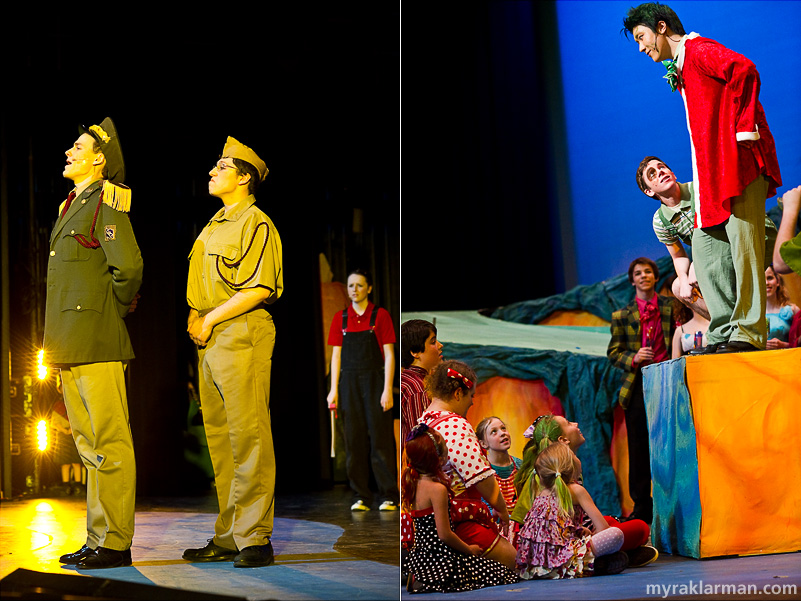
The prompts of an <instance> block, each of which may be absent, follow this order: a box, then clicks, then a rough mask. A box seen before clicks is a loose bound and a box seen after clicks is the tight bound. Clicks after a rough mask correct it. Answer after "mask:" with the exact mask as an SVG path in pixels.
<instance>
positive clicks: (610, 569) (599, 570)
mask: <svg viewBox="0 0 801 601" xmlns="http://www.w3.org/2000/svg"><path fill="white" fill-rule="evenodd" d="M627 567H629V556H628V555H626V552H625V551H615V552H614V553H610V554H609V555H601V556H600V557H596V558H595V574H596V575H598V576H600V575H602V574H620V572H622V571H623V570H625V569H626V568H627Z"/></svg>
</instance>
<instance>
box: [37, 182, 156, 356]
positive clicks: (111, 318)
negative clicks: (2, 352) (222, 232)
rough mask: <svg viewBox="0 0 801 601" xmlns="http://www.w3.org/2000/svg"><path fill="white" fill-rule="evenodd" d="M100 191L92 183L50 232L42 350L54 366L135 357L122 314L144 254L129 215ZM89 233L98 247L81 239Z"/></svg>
mask: <svg viewBox="0 0 801 601" xmlns="http://www.w3.org/2000/svg"><path fill="white" fill-rule="evenodd" d="M102 190H103V180H99V181H96V182H94V183H92V184H90V185H89V187H87V188H86V189H85V190H84V191H83V192H82V193H81V194H80V195H78V196H77V197H76V198H75V199H74V200H73V201H72V203H71V205H70V206H69V208H68V209H67V211H66V213H65V214H64V215H60V216H59V219H58V220H57V221H56V225H55V227H54V228H53V233H52V234H51V235H50V253H49V254H50V256H49V258H48V262H47V303H46V309H45V327H44V349H45V358H46V359H45V360H46V361H47V363H48V364H50V365H53V366H57V365H65V364H80V363H99V362H105V361H125V360H128V359H132V358H133V357H134V352H133V348H132V346H131V341H130V338H129V337H128V330H127V328H126V327H125V323H124V322H123V317H124V316H125V315H126V314H127V313H128V310H129V308H130V305H131V301H132V300H133V298H134V296H135V295H136V293H137V291H138V290H139V286H140V285H141V283H142V268H143V265H142V255H141V253H140V251H139V246H138V245H137V243H136V238H134V233H133V229H132V228H131V222H130V219H129V218H128V214H127V213H124V212H122V211H117V210H115V209H113V208H111V206H109V205H107V204H106V203H104V202H103V201H102V200H101V193H102ZM98 205H99V208H98ZM62 206H64V205H62ZM95 211H97V221H96V223H95V227H94V231H93V235H90V230H91V229H92V223H93V221H94V220H95ZM93 237H94V239H96V240H97V241H98V242H99V243H100V246H98V247H97V248H87V247H86V246H84V245H83V244H81V242H80V240H83V241H85V242H86V241H88V242H91V241H92V240H93Z"/></svg>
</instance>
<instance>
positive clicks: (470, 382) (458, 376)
mask: <svg viewBox="0 0 801 601" xmlns="http://www.w3.org/2000/svg"><path fill="white" fill-rule="evenodd" d="M448 377H449V378H453V379H454V380H458V381H459V382H461V383H462V385H463V386H464V387H465V388H467V390H470V389H472V388H473V380H471V379H470V378H465V377H464V376H463V375H462V374H460V373H459V372H458V371H456V370H455V369H451V368H450V367H449V368H448Z"/></svg>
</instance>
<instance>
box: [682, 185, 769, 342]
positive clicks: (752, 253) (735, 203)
mask: <svg viewBox="0 0 801 601" xmlns="http://www.w3.org/2000/svg"><path fill="white" fill-rule="evenodd" d="M767 192H768V181H767V180H766V179H765V177H764V176H761V175H760V176H759V177H758V178H757V179H755V180H754V181H753V182H751V183H750V184H749V185H748V186H747V187H746V189H745V190H743V193H742V194H741V195H740V196H735V197H734V198H732V201H731V216H730V217H729V219H727V220H726V222H725V223H723V224H721V225H719V226H714V227H708V228H703V229H701V228H696V229H695V230H694V231H693V263H694V264H695V274H696V276H697V278H698V285H699V286H700V288H701V293H702V294H703V295H704V300H705V301H706V305H707V307H708V308H709V316H710V323H709V331H708V332H707V340H708V342H709V343H710V344H712V343H721V342H726V341H728V340H737V341H741V342H748V343H750V344H752V345H754V346H755V347H757V348H761V349H764V348H765V344H766V342H767V328H766V326H765V304H766V293H765V200H766V196H767Z"/></svg>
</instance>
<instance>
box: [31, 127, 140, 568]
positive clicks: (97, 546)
mask: <svg viewBox="0 0 801 601" xmlns="http://www.w3.org/2000/svg"><path fill="white" fill-rule="evenodd" d="M66 155H67V163H66V165H65V167H64V177H65V178H67V179H69V180H72V181H73V183H74V184H75V188H74V189H73V190H72V192H70V194H69V196H68V198H67V200H65V201H64V203H62V205H61V207H60V209H59V217H58V219H57V220H56V224H55V227H54V228H53V233H52V234H51V236H50V257H49V259H48V264H47V303H46V309H45V327H44V349H45V357H46V360H47V362H48V363H49V364H50V365H51V366H53V367H59V368H60V369H61V379H62V384H63V394H64V404H65V405H66V407H67V415H68V417H69V421H70V426H71V427H72V433H73V437H74V439H75V445H76V447H77V448H78V452H79V453H80V456H81V461H82V462H83V464H84V465H85V466H86V471H87V477H86V529H87V536H86V543H85V544H84V545H83V547H81V548H80V549H79V550H78V551H76V552H74V553H68V554H66V555H63V556H62V557H60V558H59V560H60V561H61V562H62V563H65V564H73V565H77V567H78V568H80V569H93V568H113V567H118V566H129V565H131V550H130V549H131V540H132V538H133V533H134V501H135V497H136V465H135V462H134V450H133V440H132V438H131V428H130V424H129V421H128V399H127V395H126V390H125V376H124V369H125V364H126V362H127V361H129V360H131V359H133V357H134V353H133V348H132V347H131V341H130V339H129V338H128V330H127V329H126V327H125V323H124V322H123V317H125V315H126V314H127V313H128V312H129V311H130V308H131V303H132V301H133V300H134V298H135V296H136V294H137V291H138V290H139V286H140V285H141V283H142V255H141V253H140V252H139V246H138V245H137V244H136V238H134V233H133V229H132V228H131V222H130V220H129V218H128V214H127V213H128V211H129V210H130V206H131V191H130V189H129V188H127V187H126V186H124V185H123V184H122V182H123V181H124V180H125V163H124V161H123V158H122V149H121V147H120V140H119V137H118V135H117V130H116V128H115V127H114V123H113V122H112V120H111V119H108V118H107V119H105V120H104V121H103V122H102V123H101V124H100V125H92V126H91V127H89V128H85V127H79V136H78V139H77V140H76V141H75V143H74V144H73V146H72V148H70V149H69V150H68V151H67V152H66Z"/></svg>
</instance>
